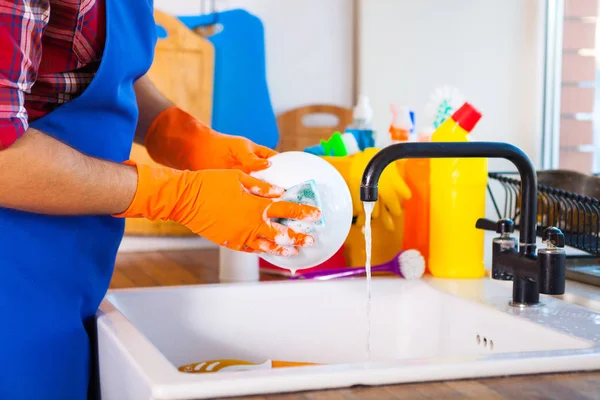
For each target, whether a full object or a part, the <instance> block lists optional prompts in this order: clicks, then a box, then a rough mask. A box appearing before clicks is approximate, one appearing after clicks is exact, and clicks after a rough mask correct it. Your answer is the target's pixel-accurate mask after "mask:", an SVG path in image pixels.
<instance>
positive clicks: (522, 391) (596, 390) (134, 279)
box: [111, 249, 600, 400]
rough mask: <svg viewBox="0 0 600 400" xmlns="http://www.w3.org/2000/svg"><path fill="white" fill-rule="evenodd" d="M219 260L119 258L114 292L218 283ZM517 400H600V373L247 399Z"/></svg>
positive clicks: (213, 255) (174, 254)
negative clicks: (524, 399)
mask: <svg viewBox="0 0 600 400" xmlns="http://www.w3.org/2000/svg"><path fill="white" fill-rule="evenodd" d="M218 260H219V257H218V250H215V249H198V250H186V251H183V250H178V251H154V252H139V253H135V252H133V253H119V254H118V256H117V263H116V268H115V272H114V275H113V279H112V282H111V289H120V288H131V287H156V286H172V285H194V284H204V283H218V281H219V280H218ZM276 279H281V278H278V277H275V276H270V275H264V274H263V275H262V276H261V280H276ZM507 283H508V282H507ZM567 289H568V290H571V291H572V292H573V293H575V295H576V296H578V297H579V298H585V299H591V301H596V300H598V301H599V302H600V288H596V287H593V286H588V285H584V284H580V283H578V282H572V281H569V282H568V283H567ZM586 296H591V297H586ZM517 398H528V399H531V398H533V399H569V400H578V399H595V400H598V399H600V371H599V372H593V373H569V374H552V375H533V376H532V375H530V376H522V377H508V378H493V379H478V380H468V381H449V382H435V383H416V384H403V385H390V386H378V387H359V388H348V389H336V390H324V391H314V392H302V393H292V394H282V395H266V396H251V397H245V399H247V400H249V399H255V400H258V399H283V400H285V399H298V400H301V399H302V400H308V399H314V400H325V399H378V400H379V399H517Z"/></svg>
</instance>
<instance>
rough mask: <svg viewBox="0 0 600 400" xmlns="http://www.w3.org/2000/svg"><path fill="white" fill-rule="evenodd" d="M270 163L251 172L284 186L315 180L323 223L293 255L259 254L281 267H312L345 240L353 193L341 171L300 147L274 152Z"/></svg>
mask: <svg viewBox="0 0 600 400" xmlns="http://www.w3.org/2000/svg"><path fill="white" fill-rule="evenodd" d="M270 161H271V166H270V167H269V168H267V169H265V170H263V171H258V172H254V173H252V176H254V177H256V178H259V179H262V180H264V181H266V182H269V183H271V184H274V185H278V186H281V187H283V188H285V189H288V188H291V187H293V186H295V185H297V184H299V183H303V182H306V181H310V180H314V182H315V183H316V187H317V191H318V195H319V198H320V200H321V206H322V208H321V212H322V215H323V221H324V223H323V224H322V225H317V226H315V228H314V229H313V230H312V232H311V233H310V234H311V235H313V236H314V238H315V243H314V244H313V245H312V246H310V247H307V248H301V249H300V253H299V254H298V255H296V256H293V257H282V256H275V255H262V256H261V257H262V258H264V259H265V260H266V261H268V262H270V263H271V264H273V265H276V266H278V267H280V268H287V269H290V270H299V269H305V268H311V267H314V266H316V265H319V264H321V263H322V262H324V261H327V260H328V259H329V258H330V257H331V256H333V255H334V254H335V252H336V251H338V250H339V248H340V247H341V246H342V245H343V244H344V241H345V240H346V237H347V236H348V233H349V232H350V225H351V224H352V197H351V196H350V190H349V189H348V185H347V184H346V182H345V181H344V178H343V177H342V176H341V175H340V173H339V172H338V171H337V170H336V169H335V168H334V167H333V166H332V165H331V164H329V163H328V162H327V161H325V160H323V159H322V158H320V157H317V156H315V155H312V154H309V153H304V152H300V151H290V152H284V153H280V154H277V155H275V156H273V157H271V158H270Z"/></svg>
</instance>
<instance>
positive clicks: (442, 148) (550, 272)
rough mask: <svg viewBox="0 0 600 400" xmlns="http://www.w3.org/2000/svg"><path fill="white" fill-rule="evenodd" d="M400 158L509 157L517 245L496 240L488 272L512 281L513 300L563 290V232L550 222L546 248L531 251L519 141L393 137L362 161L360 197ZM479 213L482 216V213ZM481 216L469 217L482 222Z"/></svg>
mask: <svg viewBox="0 0 600 400" xmlns="http://www.w3.org/2000/svg"><path fill="white" fill-rule="evenodd" d="M404 158H504V159H507V160H509V161H511V162H512V163H513V164H514V165H515V166H516V167H517V169H518V171H519V174H520V175H521V193H522V197H521V199H522V201H521V226H520V239H519V242H520V243H519V246H518V247H519V248H518V250H517V248H516V246H496V245H494V253H493V259H492V278H493V279H502V280H512V281H513V296H512V302H511V304H512V305H514V306H530V305H537V304H539V299H540V293H544V294H552V295H557V294H563V293H564V292H565V271H566V256H565V253H564V250H562V247H564V235H563V233H562V232H561V231H560V229H558V228H554V227H550V228H548V229H546V230H545V231H544V233H543V239H544V241H545V242H546V243H547V244H548V248H547V249H543V250H540V252H539V254H536V233H537V228H536V226H537V177H536V173H535V168H534V167H533V163H532V162H531V160H530V159H529V157H527V155H526V154H525V153H524V152H523V151H522V150H521V149H519V148H518V147H515V146H513V145H511V144H508V143H494V142H452V143H434V142H432V143H397V144H393V145H391V146H388V147H385V148H383V149H382V150H381V151H379V152H378V153H377V154H376V155H375V156H374V157H373V158H372V159H371V161H370V162H369V164H368V165H367V167H366V169H365V171H364V173H363V177H362V182H361V187H360V199H361V200H362V201H377V183H378V182H379V177H380V176H381V173H382V172H383V170H384V169H385V168H386V167H387V166H388V165H389V164H390V163H392V162H394V161H396V160H401V159H404ZM482 217H483V216H482ZM483 221H484V220H483V219H482V220H479V221H473V223H474V224H476V226H477V227H478V228H482V227H483V225H485V224H484V223H483ZM513 229H514V224H513V223H512V221H510V220H501V221H499V222H498V230H497V231H498V232H499V233H501V234H502V235H503V236H501V237H504V238H506V237H508V235H509V234H510V233H512V231H513Z"/></svg>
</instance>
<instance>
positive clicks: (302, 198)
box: [276, 179, 325, 233]
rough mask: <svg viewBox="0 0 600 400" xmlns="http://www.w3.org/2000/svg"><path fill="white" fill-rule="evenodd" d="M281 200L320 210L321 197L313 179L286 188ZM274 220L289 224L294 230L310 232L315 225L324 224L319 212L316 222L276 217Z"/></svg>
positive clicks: (321, 225) (320, 225)
mask: <svg viewBox="0 0 600 400" xmlns="http://www.w3.org/2000/svg"><path fill="white" fill-rule="evenodd" d="M281 200H283V201H289V202H292V203H298V204H306V205H309V206H313V207H316V208H318V209H320V210H322V207H321V199H320V198H319V192H318V190H317V183H316V182H315V181H314V179H310V180H308V181H306V182H302V183H299V184H297V185H294V186H292V187H290V188H288V189H287V190H286V191H285V193H284V194H283V196H281ZM276 222H278V223H280V224H282V225H285V226H289V227H290V228H292V229H294V230H299V231H300V232H303V233H309V232H312V231H313V230H314V228H315V227H324V226H325V219H324V218H323V214H321V218H320V219H319V221H317V222H310V223H308V222H306V221H297V220H292V219H287V218H281V219H278V220H277V221H276Z"/></svg>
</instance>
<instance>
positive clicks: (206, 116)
mask: <svg viewBox="0 0 600 400" xmlns="http://www.w3.org/2000/svg"><path fill="white" fill-rule="evenodd" d="M154 19H155V21H156V24H157V25H158V31H159V39H158V41H157V44H156V48H155V55H154V61H153V63H152V66H151V67H150V70H149V71H148V76H149V77H150V80H151V81H152V82H153V83H154V85H156V87H157V88H158V90H160V91H161V93H162V94H164V95H165V96H166V97H167V98H168V99H169V100H171V101H172V102H173V103H175V104H176V105H177V106H179V107H181V108H182V109H183V110H184V111H187V112H188V113H190V114H192V115H193V116H195V117H196V118H198V119H200V120H201V121H203V122H205V123H206V124H209V125H210V123H211V117H212V104H213V101H212V99H213V81H214V79H213V77H214V54H215V50H214V47H213V45H212V43H211V42H209V41H208V40H206V39H204V38H203V37H202V36H200V35H199V34H197V33H195V32H193V31H192V30H190V29H188V28H187V27H186V26H185V25H184V24H183V23H182V22H181V21H180V20H179V19H178V18H176V17H173V16H171V15H168V14H165V13H163V12H161V11H158V10H155V12H154ZM163 34H166V37H164V38H161V36H163ZM131 159H132V160H134V161H136V162H138V163H144V164H149V165H158V164H156V163H155V162H154V161H153V160H152V159H151V158H150V156H149V155H148V152H147V151H146V148H145V147H143V146H141V145H138V144H136V143H134V145H133V148H132V150H131ZM125 234H126V235H147V236H148V235H153V236H180V235H191V234H192V232H191V231H189V230H188V229H187V228H186V227H184V226H182V225H179V224H176V223H174V222H170V221H166V222H163V221H155V222H153V221H149V220H147V219H143V218H129V219H127V220H126V222H125Z"/></svg>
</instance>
